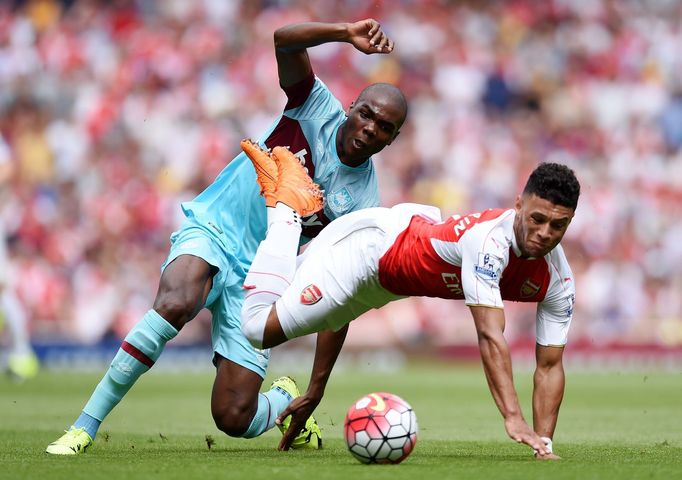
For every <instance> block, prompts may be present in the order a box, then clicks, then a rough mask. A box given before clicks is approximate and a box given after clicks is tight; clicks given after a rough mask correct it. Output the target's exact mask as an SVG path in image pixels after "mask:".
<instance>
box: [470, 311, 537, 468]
mask: <svg viewBox="0 0 682 480" xmlns="http://www.w3.org/2000/svg"><path fill="white" fill-rule="evenodd" d="M470 309H471V313H472V315H473V317H474V323H475V324H476V332H477V333H478V345H479V349H480V352H481V360H482V361H483V369H484V371H485V376H486V379H487V380H488V386H489V387H490V392H491V393H492V395H493V398H494V399H495V403H496V404H497V408H498V409H499V410H500V413H502V416H503V417H504V428H505V430H506V431H507V435H509V437H510V438H511V439H513V440H514V441H516V442H519V443H525V444H526V445H528V446H529V447H531V448H532V449H533V450H534V451H537V452H538V455H539V456H540V457H544V456H545V455H548V454H550V451H549V449H548V448H547V447H546V445H545V444H544V443H543V441H542V440H541V439H540V437H539V436H538V435H537V434H536V433H535V432H534V431H533V429H531V428H530V426H529V425H528V423H526V421H525V420H524V418H523V414H522V412H521V406H520V405H519V398H518V395H517V394H516V389H515V388H514V379H513V375H512V365H511V355H510V354H509V348H508V346H507V342H506V340H505V339H504V335H503V332H504V311H503V310H501V309H497V308H490V307H477V306H472V307H470Z"/></svg>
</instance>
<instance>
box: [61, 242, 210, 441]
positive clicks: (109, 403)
mask: <svg viewBox="0 0 682 480" xmlns="http://www.w3.org/2000/svg"><path fill="white" fill-rule="evenodd" d="M186 235H187V236H188V237H183V236H182V235H180V237H179V238H178V241H177V242H176V243H174V246H173V249H172V250H171V253H170V255H169V260H168V261H169V262H170V263H168V265H167V266H166V267H165V268H164V270H163V273H162V275H161V280H160V282H159V290H158V292H157V295H156V299H155V301H154V305H153V308H152V309H151V310H149V311H148V312H147V313H146V314H145V315H144V316H143V317H142V319H141V320H140V321H139V322H138V323H137V324H136V325H135V326H134V327H133V328H132V330H131V331H130V332H129V333H128V335H126V337H125V339H124V341H123V342H122V344H121V348H120V349H119V350H118V352H117V353H116V355H115V357H114V359H113V360H112V362H111V366H110V367H109V369H108V370H107V372H106V373H105V375H104V377H103V378H102V380H101V381H100V382H99V384H98V385H97V387H96V388H95V390H94V392H93V393H92V395H91V397H90V399H89V400H88V402H87V403H86V405H85V407H84V408H83V411H82V412H81V414H80V415H79V417H78V418H77V419H76V421H75V422H74V423H73V425H72V427H71V429H69V430H68V431H67V432H66V434H65V435H63V436H62V437H60V438H59V439H58V440H56V441H55V442H53V443H51V444H50V445H48V447H47V452H48V453H53V454H58V455H73V454H78V453H82V452H83V451H85V449H86V448H87V447H88V446H89V445H90V444H91V443H92V441H93V440H94V438H95V435H96V434H97V430H98V429H99V426H100V424H101V423H102V421H103V420H104V418H106V416H107V415H108V414H109V413H110V412H111V411H112V410H113V409H114V407H115V406H116V405H117V404H118V403H119V402H120V401H121V399H122V398H123V397H124V396H125V395H126V393H127V392H128V391H129V390H130V388H131V387H132V386H133V384H134V383H135V382H136V381H137V379H138V378H139V377H140V376H141V375H142V374H143V373H145V372H147V371H148V370H149V369H150V368H151V367H152V366H153V365H154V362H156V360H157V359H158V358H159V356H160V355H161V352H162V351H163V349H164V347H165V345H166V342H168V341H169V340H171V339H172V338H174V337H175V336H176V335H177V333H178V331H179V330H180V329H181V328H182V327H183V326H184V325H185V323H187V322H188V321H190V320H191V319H192V318H194V317H195V316H196V314H197V313H198V312H199V311H200V310H201V308H203V306H204V304H205V303H206V300H207V297H208V295H209V292H210V291H211V287H212V284H213V277H214V275H215V274H216V271H217V269H216V267H214V266H212V264H217V262H213V261H212V263H211V264H209V263H208V262H207V261H206V260H204V259H203V258H201V257H200V256H195V255H192V254H185V252H184V250H183V248H184V247H183V244H185V243H184V240H187V239H188V238H189V237H190V236H191V240H192V243H191V244H192V247H193V248H195V249H196V250H197V251H198V252H207V253H202V256H205V257H206V258H212V255H211V254H210V241H208V240H207V239H206V238H205V237H202V236H197V235H192V233H191V231H190V232H189V233H186ZM187 244H189V242H188V243H187ZM197 245H198V246H199V248H196V246H197Z"/></svg>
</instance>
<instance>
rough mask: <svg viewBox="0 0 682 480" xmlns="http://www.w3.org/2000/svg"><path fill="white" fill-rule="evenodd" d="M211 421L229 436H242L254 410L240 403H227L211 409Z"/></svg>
mask: <svg viewBox="0 0 682 480" xmlns="http://www.w3.org/2000/svg"><path fill="white" fill-rule="evenodd" d="M212 413H213V421H214V422H215V425H216V427H217V428H218V429H219V430H220V431H222V432H224V433H225V434H227V435H229V436H230V437H242V436H243V435H244V433H246V431H247V430H248V429H249V425H250V424H251V421H252V420H253V414H254V412H253V411H252V409H250V408H246V407H244V406H240V405H227V406H225V407H223V408H219V409H216V408H214V409H213V412H212Z"/></svg>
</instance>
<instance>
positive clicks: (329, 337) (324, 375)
mask: <svg viewBox="0 0 682 480" xmlns="http://www.w3.org/2000/svg"><path fill="white" fill-rule="evenodd" d="M347 333H348V325H346V326H344V327H343V328H342V329H341V330H339V331H338V332H332V331H329V330H325V331H322V332H319V333H318V334H317V346H316V348H315V360H314V361H313V371H312V373H311V374H310V383H309V384H308V391H307V392H306V393H307V394H308V395H310V396H312V397H314V398H322V396H323V395H324V389H325V388H326V386H327V382H328V381H329V376H330V375H331V373H332V369H333V368H334V364H335V363H336V359H337V358H338V357H339V353H340V352H341V348H342V347H343V343H344V341H345V340H346V334H347Z"/></svg>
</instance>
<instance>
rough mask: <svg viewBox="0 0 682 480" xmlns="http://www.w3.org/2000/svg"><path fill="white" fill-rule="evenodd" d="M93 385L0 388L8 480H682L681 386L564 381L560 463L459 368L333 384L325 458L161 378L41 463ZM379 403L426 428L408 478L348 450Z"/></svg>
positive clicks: (674, 380)
mask: <svg viewBox="0 0 682 480" xmlns="http://www.w3.org/2000/svg"><path fill="white" fill-rule="evenodd" d="M98 379H99V376H98V375H76V374H72V375H67V374H54V373H52V374H50V373H42V374H41V375H40V376H39V377H38V378H37V379H36V380H34V381H31V382H27V383H24V384H12V383H10V382H9V381H8V380H5V379H0V478H8V479H22V478H26V479H45V480H47V479H61V478H64V479H72V480H77V479H95V480H96V479H123V478H125V479H129V480H132V479H137V478H145V479H165V480H169V479H175V478H177V479H194V478H199V479H212V478H216V479H217V478H220V479H235V478H271V479H273V480H274V479H277V480H280V479H287V478H292V479H293V478H296V479H311V480H316V479H326V478H338V479H348V478H352V479H353V480H359V479H363V478H372V479H384V478H385V479H402V478H406V479H408V478H409V479H411V480H415V479H419V480H422V479H427V478H429V479H430V478H461V479H479V478H481V479H483V478H486V479H487V478H493V479H495V480H497V479H500V478H518V479H529V478H552V479H553V480H554V479H578V478H579V479H589V478H595V479H596V478H599V479H618V480H621V479H631V478H647V479H649V478H651V479H657V478H660V479H666V480H667V479H671V478H682V373H647V374H644V373H640V374H633V373H629V374H617V373H610V374H587V373H580V374H578V373H570V372H569V374H568V387H567V391H566V397H565V400H564V404H563V407H562V413H561V416H560V419H559V426H558V430H557V433H556V435H555V448H556V451H557V453H558V454H559V455H561V456H562V457H563V458H564V459H563V460H562V461H560V462H539V461H535V460H533V459H532V457H531V454H530V451H529V450H528V448H526V447H524V446H520V445H517V444H515V443H514V442H512V441H511V440H508V439H507V438H506V435H505V433H504V427H503V423H502V420H501V418H500V416H499V414H498V413H497V411H496V409H495V408H494V405H493V403H492V400H491V398H490V394H489V393H488V389H487V386H486V384H485V380H484V378H483V374H482V372H481V370H480V368H479V367H457V366H451V365H422V366H416V367H411V368H410V369H408V370H407V371H404V372H401V373H395V374H381V375H379V374H376V375H370V374H364V373H358V372H346V373H344V372H338V373H337V374H335V375H334V376H333V378H332V381H331V383H330V385H329V387H328V389H327V396H326V397H325V400H324V401H323V403H322V404H321V405H320V406H319V407H318V410H317V417H318V420H319V422H320V424H321V426H322V427H323V431H324V434H325V448H324V450H322V451H318V452H302V451H297V452H278V451H276V450H275V446H276V444H277V442H278V438H279V433H278V432H277V431H276V430H275V431H272V432H269V433H268V434H266V435H264V436H262V437H260V438H258V439H254V440H239V439H231V438H228V437H226V436H225V435H223V434H222V433H220V432H219V431H218V430H216V428H215V426H214V425H213V422H212V419H211V417H210V412H209V409H210V404H209V395H210V389H211V384H212V378H211V377H210V376H209V375H197V374H184V375H180V374H177V375H171V374H162V373H156V372H154V373H152V374H148V375H147V376H146V377H145V378H143V379H142V380H141V381H140V382H139V384H138V385H137V386H136V387H135V388H134V389H133V391H132V392H131V393H130V395H129V396H128V397H127V398H126V399H125V401H124V402H123V403H122V404H121V405H119V407H118V408H117V409H116V410H115V411H114V412H113V413H112V414H111V415H110V417H109V418H108V419H107V421H106V422H105V423H104V425H103V426H102V429H101V430H100V434H99V436H98V438H97V442H96V443H95V445H94V446H93V447H91V449H90V450H89V451H88V453H86V454H85V455H81V456H78V457H67V458H62V457H52V456H48V455H47V454H45V453H43V451H44V449H45V447H46V445H47V444H48V443H49V442H50V441H52V440H54V439H55V438H56V437H57V436H58V435H59V434H60V432H61V430H63V429H64V428H66V427H67V426H68V425H69V424H70V422H71V421H73V419H74V417H75V416H76V415H77V414H78V412H79V411H80V409H81V408H82V406H83V404H84V402H85V401H86V400H87V396H88V395H89V393H90V391H91V390H92V388H93V386H94V385H95V383H96V382H97V381H98ZM516 382H517V387H518V389H519V393H520V395H521V398H522V402H523V405H524V408H525V411H526V416H527V417H529V409H528V405H529V404H530V389H531V378H530V374H529V373H528V372H518V373H517V374H516ZM379 390H383V391H390V392H393V393H397V394H398V395H401V396H403V397H404V398H405V399H406V400H408V401H409V402H410V403H411V404H412V406H413V407H414V408H415V411H416V413H417V417H418V419H419V423H420V432H419V441H418V443H417V447H416V449H415V452H414V453H413V454H412V456H411V457H410V458H408V459H407V460H406V461H405V462H404V463H403V464H401V465H397V466H376V465H374V466H365V465H361V464H359V463H358V462H356V460H354V459H353V458H352V457H351V456H350V454H348V453H347V451H346V449H345V445H344V444H343V441H342V436H341V435H342V432H341V426H342V422H343V417H344V414H345V411H346V409H347V407H348V406H349V405H350V404H351V403H352V402H353V401H355V400H356V399H357V398H359V397H360V396H362V395H363V394H365V393H369V392H371V391H379ZM207 437H210V438H212V439H213V441H212V442H207ZM208 443H212V445H211V448H210V449H209V447H208Z"/></svg>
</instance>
